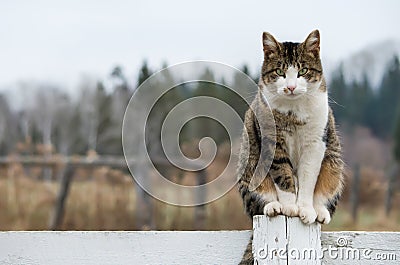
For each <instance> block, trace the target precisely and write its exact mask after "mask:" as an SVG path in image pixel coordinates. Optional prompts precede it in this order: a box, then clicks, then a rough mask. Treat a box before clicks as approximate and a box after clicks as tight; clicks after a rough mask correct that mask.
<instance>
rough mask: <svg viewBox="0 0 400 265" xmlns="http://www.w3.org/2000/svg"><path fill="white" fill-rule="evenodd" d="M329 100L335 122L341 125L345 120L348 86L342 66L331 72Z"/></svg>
mask: <svg viewBox="0 0 400 265" xmlns="http://www.w3.org/2000/svg"><path fill="white" fill-rule="evenodd" d="M328 92H329V99H330V101H331V107H332V110H333V113H334V114H335V118H336V120H337V121H338V122H339V123H341V122H343V121H345V120H346V119H347V109H346V107H347V103H348V101H347V93H348V86H347V84H346V81H345V79H344V75H343V65H342V64H341V65H340V66H339V68H338V69H337V70H335V71H334V72H333V77H332V80H331V82H330V84H329V86H328Z"/></svg>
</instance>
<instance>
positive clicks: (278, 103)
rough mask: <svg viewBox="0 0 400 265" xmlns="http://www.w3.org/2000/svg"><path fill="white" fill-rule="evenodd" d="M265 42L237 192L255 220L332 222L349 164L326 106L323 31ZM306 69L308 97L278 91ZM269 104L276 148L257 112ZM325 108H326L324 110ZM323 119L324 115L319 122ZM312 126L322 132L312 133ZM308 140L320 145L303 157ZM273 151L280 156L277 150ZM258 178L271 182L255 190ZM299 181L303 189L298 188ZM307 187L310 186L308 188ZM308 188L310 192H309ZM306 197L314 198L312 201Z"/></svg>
mask: <svg viewBox="0 0 400 265" xmlns="http://www.w3.org/2000/svg"><path fill="white" fill-rule="evenodd" d="M263 44H264V64H263V67H262V72H261V78H260V82H259V86H260V90H259V92H258V94H257V96H256V97H255V99H254V102H253V103H252V109H249V110H248V111H247V112H246V115H245V122H244V131H245V132H247V133H245V132H244V133H243V141H242V147H241V152H240V154H239V167H238V172H239V174H238V179H239V182H238V188H239V192H240V194H241V196H242V198H243V203H244V208H245V210H246V212H247V214H248V215H249V217H250V218H252V217H253V216H254V215H258V214H266V215H268V216H275V215H277V214H284V215H288V216H300V218H301V219H302V220H303V222H305V223H310V222H314V221H318V222H321V223H329V221H330V218H331V216H332V214H333V213H334V212H335V209H336V205H337V202H338V200H339V198H340V194H341V192H342V189H343V182H344V181H343V167H344V163H343V161H342V158H341V146H340V140H339V137H338V135H337V132H336V128H335V120H334V116H333V113H332V110H331V109H330V108H329V106H327V89H326V82H325V79H324V77H323V70H322V64H321V60H320V56H319V32H318V31H314V32H312V33H311V34H310V35H309V36H308V37H307V39H306V40H305V41H304V42H303V43H293V42H284V43H280V42H278V41H276V40H275V39H274V38H273V37H272V35H270V34H269V33H264V34H263ZM302 68H306V69H307V70H306V71H305V74H303V75H301V76H300V74H298V76H297V82H298V83H299V86H300V85H303V88H302V89H303V90H302V91H301V93H304V94H303V95H300V96H298V95H296V96H297V99H296V100H297V101H296V100H292V99H289V97H288V93H289V89H288V88H286V87H284V88H283V89H282V90H281V91H278V90H279V89H280V88H279V86H280V85H279V84H282V83H283V82H284V80H285V79H286V76H285V75H288V78H289V75H290V74H291V72H290V71H292V73H293V71H298V72H299V73H300V69H302ZM277 69H280V70H281V72H278V71H277ZM296 73H297V72H296ZM292 76H293V74H292ZM298 90H301V87H299V88H298ZM277 91H278V92H277ZM292 93H293V91H292ZM286 98H288V99H286ZM294 98H296V97H294ZM299 98H300V99H299ZM302 98H305V99H304V100H303V99H302ZM271 100H272V103H271ZM302 100H303V101H305V102H308V103H304V102H303V103H302V104H305V105H304V106H305V107H301V106H302V105H301V104H300V105H296V104H297V102H300V101H302ZM307 100H308V101H307ZM267 101H268V103H269V104H270V106H271V107H272V111H273V112H272V113H273V117H274V120H275V126H276V132H275V134H274V135H273V136H274V137H275V139H276V142H275V145H272V143H273V139H271V137H272V135H268V136H264V135H262V134H261V131H262V130H261V129H260V128H263V126H266V125H264V124H263V121H262V120H257V119H256V115H255V114H254V113H253V111H254V112H255V113H257V118H260V117H263V116H267V113H268V111H269V108H268V106H267V103H266V102H267ZM324 104H326V108H325V109H324V108H321V106H322V107H323V106H324ZM314 105H315V106H316V107H315V109H313V108H314V107H313V106H314ZM317 106H319V108H318V107H317ZM303 110H304V111H303ZM322 110H323V111H322ZM310 113H311V114H310ZM318 115H322V116H321V117H320V118H319V117H318ZM324 115H326V116H324ZM313 128H315V130H320V131H312V130H314V129H313ZM310 130H311V131H310ZM299 135H300V136H299ZM303 136H304V139H305V140H304V141H310V145H313V144H314V142H315V143H316V144H315V146H314V147H313V149H312V148H309V149H305V148H304V152H308V153H307V155H304V156H303V155H302V154H297V153H298V152H302V150H303V149H302V147H301V146H303V145H304V144H303V143H299V141H301V140H302V139H303V138H302V137H303ZM315 137H319V138H315ZM264 138H266V139H264ZM308 138H310V139H308ZM293 139H294V140H293ZM262 144H266V145H267V148H266V151H264V152H265V154H262V153H261V145H262ZM299 144H300V146H299V147H297V146H296V145H299ZM320 146H321V148H320ZM274 147H275V153H273V150H272V149H273V148H274ZM307 147H308V144H307ZM322 148H323V149H322ZM263 150H264V149H263ZM316 151H318V152H323V153H322V155H321V157H320V158H319V157H318V156H317V155H316V154H315V155H314V152H316ZM296 152H297V153H296ZM272 154H273V157H272ZM247 155H248V156H247ZM299 157H301V159H299ZM304 157H305V158H304ZM308 157H310V158H309V159H311V160H309V161H306V162H307V163H306V164H309V166H308V168H306V166H305V164H304V165H303V164H302V163H303V162H304V161H305V160H304V159H306V158H308ZM268 159H270V160H272V164H271V166H270V167H269V168H266V167H267V166H265V168H264V170H263V171H261V172H255V168H256V166H257V164H258V162H259V161H260V162H261V163H264V161H267V160H268ZM265 164H266V165H267V164H268V163H265ZM304 172H306V173H307V174H309V173H308V172H316V173H315V177H312V176H309V177H307V176H304V174H305V173H304ZM318 172H319V173H318ZM256 174H261V175H262V176H266V178H265V179H264V180H263V182H262V183H261V185H260V186H259V187H257V189H255V190H254V191H251V189H250V188H249V185H250V181H251V179H252V178H253V177H257V176H256ZM313 174H314V173H313ZM307 178H308V179H307ZM313 178H315V181H313V180H312V179H313ZM299 183H302V184H301V185H303V186H301V187H299V185H300V184H299ZM304 185H311V186H310V187H306V188H307V189H305V190H304ZM299 188H300V190H299ZM309 190H311V194H307V192H308V191H309ZM312 191H313V193H312ZM304 198H311V202H309V201H308V200H307V199H304ZM251 244H252V241H251V240H250V242H249V245H248V246H247V249H246V250H245V253H244V256H243V260H242V261H241V263H240V264H253V256H252V253H251Z"/></svg>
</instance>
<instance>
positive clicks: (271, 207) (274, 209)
mask: <svg viewBox="0 0 400 265" xmlns="http://www.w3.org/2000/svg"><path fill="white" fill-rule="evenodd" d="M281 213H282V204H281V203H280V202H278V201H273V202H270V203H267V204H266V205H265V206H264V214H265V215H267V216H269V217H273V216H277V215H278V214H281Z"/></svg>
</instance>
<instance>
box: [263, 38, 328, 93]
mask: <svg viewBox="0 0 400 265" xmlns="http://www.w3.org/2000/svg"><path fill="white" fill-rule="evenodd" d="M319 44H320V36H319V31H318V30H314V31H313V32H311V33H310V35H308V37H307V38H306V40H305V41H304V42H302V43H293V42H282V43H281V42H278V41H277V40H276V39H275V38H274V37H273V36H272V35H271V34H269V33H268V32H264V33H263V47H264V63H263V67H262V72H261V80H260V81H261V84H262V86H261V87H262V88H263V89H266V90H267V91H268V92H269V93H271V94H272V95H274V96H275V95H276V96H278V97H285V98H288V99H296V98H299V97H301V96H302V95H304V94H306V93H311V92H312V91H316V90H317V89H318V88H319V87H320V85H321V81H322V79H323V76H322V64H321V59H320V48H319Z"/></svg>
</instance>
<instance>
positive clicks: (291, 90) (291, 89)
mask: <svg viewBox="0 0 400 265" xmlns="http://www.w3.org/2000/svg"><path fill="white" fill-rule="evenodd" d="M287 89H289V91H290V92H292V93H293V91H294V90H295V89H296V85H290V86H287Z"/></svg>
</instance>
